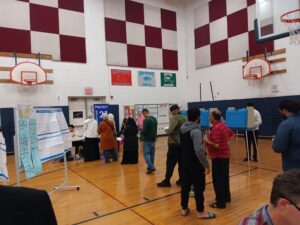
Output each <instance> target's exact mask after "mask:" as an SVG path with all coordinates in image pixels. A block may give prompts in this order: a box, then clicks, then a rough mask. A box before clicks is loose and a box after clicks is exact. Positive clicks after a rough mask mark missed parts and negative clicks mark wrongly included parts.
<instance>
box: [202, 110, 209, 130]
mask: <svg viewBox="0 0 300 225" xmlns="http://www.w3.org/2000/svg"><path fill="white" fill-rule="evenodd" d="M200 127H201V128H209V110H200Z"/></svg>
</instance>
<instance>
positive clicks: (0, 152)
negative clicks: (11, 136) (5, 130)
mask: <svg viewBox="0 0 300 225" xmlns="http://www.w3.org/2000/svg"><path fill="white" fill-rule="evenodd" d="M6 163H7V159H6V144H5V139H4V137H3V134H2V132H1V131H0V179H1V180H3V181H5V182H6V181H8V171H7V165H6Z"/></svg>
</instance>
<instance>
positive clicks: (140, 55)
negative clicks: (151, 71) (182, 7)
mask: <svg viewBox="0 0 300 225" xmlns="http://www.w3.org/2000/svg"><path fill="white" fill-rule="evenodd" d="M104 11H105V38H106V58H107V64H108V65H114V66H125V67H127V66H128V67H138V68H155V69H166V70H178V49H177V22H176V12H174V11H170V10H166V9H161V8H158V7H154V6H150V5H146V4H142V3H138V2H134V1H130V0H105V1H104Z"/></svg>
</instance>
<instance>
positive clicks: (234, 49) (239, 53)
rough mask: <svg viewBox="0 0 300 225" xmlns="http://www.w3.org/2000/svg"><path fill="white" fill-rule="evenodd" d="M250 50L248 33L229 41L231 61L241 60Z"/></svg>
mask: <svg viewBox="0 0 300 225" xmlns="http://www.w3.org/2000/svg"><path fill="white" fill-rule="evenodd" d="M248 50H249V37H248V32H246V33H243V34H240V35H237V36H234V37H232V38H229V39H228V53H229V60H234V59H239V58H242V57H244V56H245V55H246V52H247V51H248Z"/></svg>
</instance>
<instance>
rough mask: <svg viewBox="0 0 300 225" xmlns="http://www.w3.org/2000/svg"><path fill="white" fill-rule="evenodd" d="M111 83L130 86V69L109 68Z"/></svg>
mask: <svg viewBox="0 0 300 225" xmlns="http://www.w3.org/2000/svg"><path fill="white" fill-rule="evenodd" d="M111 84H112V85H118V86H131V85H132V78H131V70H117V69H112V70H111Z"/></svg>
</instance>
